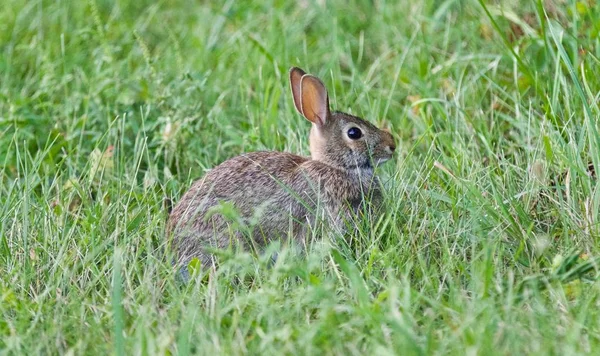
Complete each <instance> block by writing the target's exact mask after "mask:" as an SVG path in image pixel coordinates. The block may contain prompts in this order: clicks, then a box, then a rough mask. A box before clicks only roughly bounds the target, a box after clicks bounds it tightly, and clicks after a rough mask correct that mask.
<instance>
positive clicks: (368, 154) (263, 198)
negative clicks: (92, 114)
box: [167, 68, 395, 267]
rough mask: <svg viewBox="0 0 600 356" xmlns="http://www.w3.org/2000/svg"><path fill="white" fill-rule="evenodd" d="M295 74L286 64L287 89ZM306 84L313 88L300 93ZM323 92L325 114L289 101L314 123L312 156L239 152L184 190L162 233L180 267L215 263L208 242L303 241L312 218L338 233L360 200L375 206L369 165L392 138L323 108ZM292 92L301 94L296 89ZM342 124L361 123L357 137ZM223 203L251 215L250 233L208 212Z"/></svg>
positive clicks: (390, 146) (385, 154)
mask: <svg viewBox="0 0 600 356" xmlns="http://www.w3.org/2000/svg"><path fill="white" fill-rule="evenodd" d="M294 71H296V72H294ZM294 74H298V75H299V77H298V78H300V77H302V79H304V78H303V77H304V76H305V73H304V72H303V71H301V70H300V69H296V68H294V69H292V71H291V74H290V76H291V81H292V88H293V90H294V84H295V82H294ZM311 77H312V76H311ZM314 78H315V77H312V78H311V79H312V80H313V82H312V84H314V83H317V84H316V86H313V87H316V88H317V89H319V90H322V91H325V89H324V87H322V88H320V87H319V83H320V85H322V83H321V82H320V81H318V79H316V81H315V80H314ZM299 80H300V79H297V80H296V83H298V81H299ZM298 86H299V84H298ZM308 90H312V88H309V89H307V92H306V93H308ZM306 93H304V94H306ZM324 93H325V94H324V95H325V103H324V104H323V105H327V108H326V109H327V110H326V114H325V115H324V116H327V117H326V118H325V119H324V120H321V121H315V116H314V115H312V116H311V115H310V114H306V115H305V114H303V110H302V109H303V107H302V106H301V105H300V104H298V102H295V104H296V107H297V108H298V111H299V112H300V113H301V114H303V115H304V116H305V117H307V118H308V119H309V120H311V121H313V127H312V129H311V135H310V142H311V158H308V157H302V156H297V155H294V154H291V153H284V152H253V153H247V154H243V155H241V156H238V157H234V158H231V159H229V160H227V161H225V162H223V163H221V164H220V165H218V166H217V167H215V168H214V169H212V170H211V171H209V172H208V173H207V174H206V175H205V176H204V177H203V178H202V179H200V180H198V181H196V182H195V183H194V184H193V185H192V187H191V188H190V190H189V191H188V192H187V193H186V194H184V196H183V197H182V198H181V200H180V201H179V203H178V204H177V205H176V206H175V208H174V209H173V211H172V212H171V215H170V217H169V221H168V224H167V235H168V236H173V242H174V246H175V249H176V253H177V262H178V264H179V265H180V266H185V265H186V264H188V263H189V262H190V261H191V260H192V259H193V258H198V259H199V260H200V261H201V263H202V265H203V266H205V267H209V266H214V265H215V264H216V261H214V258H213V256H212V255H211V254H210V253H208V252H207V251H206V247H208V246H210V247H217V248H225V247H227V246H229V245H230V244H234V245H236V244H237V245H240V246H241V247H243V248H258V249H259V250H260V248H261V247H262V246H264V245H265V244H266V243H268V242H270V241H272V240H275V239H279V238H283V239H285V238H287V237H289V236H291V237H293V238H294V239H295V240H297V241H298V242H300V243H304V242H305V241H306V239H307V238H308V236H309V234H308V232H309V228H310V227H314V226H315V224H317V222H318V221H324V222H326V223H327V224H328V225H329V226H330V227H332V228H334V229H338V230H342V231H343V230H344V227H345V226H346V224H347V222H348V219H351V217H352V216H354V215H355V214H356V213H358V212H359V211H361V209H362V207H363V206H364V203H365V202H366V201H370V202H372V203H373V205H376V206H377V205H379V203H380V201H381V191H380V186H379V181H378V180H377V178H376V177H375V176H374V175H373V165H375V164H378V163H381V162H382V161H385V160H387V159H389V158H390V157H391V154H392V152H393V150H394V149H395V144H394V141H393V139H392V136H391V135H390V134H389V133H388V132H386V131H383V130H380V129H378V128H377V127H375V126H374V125H372V124H370V123H368V122H366V121H365V120H362V119H360V118H358V117H355V116H351V115H348V114H344V113H341V112H333V113H330V112H329V108H328V100H327V99H326V91H325V92H324ZM293 94H294V95H297V96H300V92H299V90H298V89H296V90H295V91H293ZM317 94H321V95H323V92H318V93H317ZM295 100H296V97H295ZM309 104H310V103H309ZM306 110H307V108H306V107H304V112H305V113H306ZM317 119H320V117H317ZM315 122H317V123H315ZM349 127H358V128H360V129H361V130H362V132H363V138H362V139H360V140H351V139H349V138H348V137H347V136H345V135H346V132H347V129H348V128H349ZM223 202H226V203H229V204H231V205H232V206H233V207H234V208H235V209H236V211H237V212H238V214H239V216H240V217H241V218H242V224H248V223H249V222H250V221H252V220H253V219H254V222H255V224H253V225H252V226H251V228H249V229H247V231H246V232H247V233H248V232H249V233H250V234H249V235H250V236H251V238H248V236H246V235H245V234H244V233H242V232H240V231H235V230H232V226H234V225H232V224H231V223H230V222H229V221H228V219H226V218H225V217H223V216H222V215H221V214H219V213H218V211H214V209H215V207H217V206H219V205H220V204H221V203H223ZM237 226H239V225H237Z"/></svg>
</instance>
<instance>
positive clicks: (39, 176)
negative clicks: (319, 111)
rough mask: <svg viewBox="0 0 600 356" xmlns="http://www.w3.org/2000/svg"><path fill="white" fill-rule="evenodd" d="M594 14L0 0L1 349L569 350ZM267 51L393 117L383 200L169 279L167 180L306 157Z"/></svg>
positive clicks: (586, 257)
mask: <svg viewBox="0 0 600 356" xmlns="http://www.w3.org/2000/svg"><path fill="white" fill-rule="evenodd" d="M599 32H600V5H599V4H598V3H597V2H595V1H591V0H587V1H586V0H583V1H573V0H554V1H549V0H547V1H542V0H539V1H532V2H520V1H512V0H511V1H485V0H466V1H452V0H447V1H441V0H436V1H434V0H427V1H411V0H402V1H397V2H394V1H361V0H357V1H350V2H348V1H342V0H331V1H318V0H315V1H296V2H291V1H290V2H284V1H265V2H262V3H259V2H255V3H251V2H241V1H239V2H236V1H232V0H229V1H214V2H208V1H195V2H188V1H182V0H172V1H117V2H111V1H107V0H89V1H76V2H71V1H46V0H36V1H26V0H8V1H5V3H4V4H3V6H2V8H1V9H0V182H1V184H0V275H1V276H2V278H0V350H3V352H1V353H4V352H6V353H8V354H24V355H30V354H38V353H42V354H56V353H59V354H107V353H116V354H187V353H190V352H192V353H200V354H242V353H250V354H265V355H268V354H345V355H348V354H353V355H363V354H378V355H383V354H402V355H406V354H418V355H422V354H457V355H463V354H465V353H468V354H482V355H487V354H524V353H536V354H547V353H551V354H581V353H592V352H593V350H595V349H598V347H600V315H599V310H600V308H599V304H600V300H599V297H600V284H599V283H598V282H597V281H596V277H597V273H596V271H597V267H596V266H597V261H598V259H597V258H598V256H599V253H600V243H599V242H598V237H599V233H600V226H599V225H598V216H599V209H600V190H599V189H598V188H599V187H600V185H599V184H598V181H597V178H596V174H595V171H596V169H597V168H598V165H599V164H600V135H599V133H598V130H599V129H598V125H597V118H598V117H599V116H600V108H599V106H598V97H599V90H600V89H599V88H600V75H599V74H600V69H599V68H600V65H599V64H600V63H599V62H600V61H599V57H600V46H599ZM291 66H299V67H302V68H304V69H305V70H307V71H308V72H310V73H313V74H315V75H318V76H320V77H321V78H322V79H323V81H324V82H325V84H326V86H327V87H328V88H329V90H330V98H331V102H332V106H333V108H334V109H338V110H343V111H348V112H351V113H352V114H355V115H359V116H362V117H365V118H366V119H368V120H369V121H371V122H373V123H375V124H377V125H381V126H385V127H388V128H389V129H390V130H391V131H392V132H393V133H394V135H395V137H396V138H397V140H398V149H397V150H396V152H397V155H396V156H395V158H394V159H393V160H392V161H390V162H388V163H386V165H384V166H383V167H382V169H381V170H380V172H379V173H380V175H381V177H383V180H384V181H385V184H386V206H385V213H384V215H383V216H382V218H381V219H380V220H377V221H364V224H362V225H359V226H357V229H356V230H357V232H356V234H355V236H354V237H353V238H349V237H346V239H344V238H343V237H340V236H338V237H335V236H331V237H329V238H327V239H326V240H325V241H324V243H323V244H322V245H316V246H315V248H314V249H313V250H312V251H310V252H309V253H308V254H307V255H304V256H303V255H294V254H291V253H289V252H286V251H287V250H286V249H285V248H284V249H283V250H282V251H280V253H279V258H278V261H277V263H276V264H275V265H274V266H271V267H270V266H269V261H268V259H267V258H262V257H259V258H256V257H255V256H253V255H251V254H250V253H236V254H232V253H227V252H223V256H222V258H223V260H224V261H225V262H224V263H223V266H222V268H220V269H219V270H218V271H217V272H215V273H213V274H212V275H210V276H209V277H207V279H206V280H204V281H203V280H201V278H200V277H196V278H195V279H193V280H192V281H191V282H190V283H188V284H182V283H181V281H180V280H178V279H177V274H176V271H174V269H173V268H172V266H171V263H170V258H171V257H172V252H171V250H170V249H169V244H168V242H167V240H166V239H165V237H164V233H163V232H164V228H165V223H166V218H167V207H166V204H165V201H166V199H167V198H168V199H172V200H173V201H175V202H176V201H177V200H178V198H179V197H180V196H181V195H182V194H183V193H184V192H185V190H186V189H187V188H188V187H189V186H190V185H191V182H192V181H193V180H194V179H196V178H198V177H200V176H202V174H203V173H204V172H206V170H207V169H210V168H211V167H213V166H215V165H216V164H218V163H220V162H222V161H223V160H225V159H227V158H229V157H233V156H235V155H237V154H239V153H242V152H249V151H255V150H263V149H272V150H284V151H289V152H294V153H300V154H307V153H308V144H307V137H308V131H309V126H310V125H309V123H308V122H307V121H306V120H304V119H302V118H301V117H300V116H299V115H298V114H297V113H295V110H294V107H293V103H292V99H291V95H290V91H289V88H288V83H287V73H288V69H289V68H290V67H291ZM272 249H273V250H277V249H279V247H278V246H272ZM192 267H193V266H192Z"/></svg>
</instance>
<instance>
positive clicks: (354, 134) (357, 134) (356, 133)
mask: <svg viewBox="0 0 600 356" xmlns="http://www.w3.org/2000/svg"><path fill="white" fill-rule="evenodd" d="M348 137H350V139H352V140H358V139H359V138H361V137H362V131H360V129H359V128H358V127H351V128H349V129H348Z"/></svg>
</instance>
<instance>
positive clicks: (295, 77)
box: [290, 67, 306, 115]
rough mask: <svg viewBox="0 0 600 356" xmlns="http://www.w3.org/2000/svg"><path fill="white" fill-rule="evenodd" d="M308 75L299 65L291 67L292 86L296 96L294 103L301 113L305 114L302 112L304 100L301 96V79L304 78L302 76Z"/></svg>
mask: <svg viewBox="0 0 600 356" xmlns="http://www.w3.org/2000/svg"><path fill="white" fill-rule="evenodd" d="M305 75H306V72H304V71H303V70H302V69H300V68H298V67H293V68H292V69H290V87H292V96H293V97H294V105H295V106H296V110H298V112H299V113H300V114H301V115H304V114H303V113H302V100H301V98H300V95H301V94H300V81H301V80H302V77H303V76H305Z"/></svg>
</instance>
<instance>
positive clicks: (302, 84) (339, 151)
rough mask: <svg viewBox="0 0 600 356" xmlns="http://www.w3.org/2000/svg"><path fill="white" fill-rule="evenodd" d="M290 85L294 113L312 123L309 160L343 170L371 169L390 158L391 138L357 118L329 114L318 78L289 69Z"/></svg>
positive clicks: (393, 148)
mask: <svg viewBox="0 0 600 356" xmlns="http://www.w3.org/2000/svg"><path fill="white" fill-rule="evenodd" d="M290 85H291V87H292V94H293V98H294V105H295V106H296V110H298V112H299V113H300V114H302V116H304V117H305V118H306V119H308V120H309V121H310V122H312V129H311V131H310V153H311V156H312V159H313V160H317V161H322V162H324V163H327V164H329V165H332V166H336V167H340V168H343V169H346V170H352V169H368V170H371V169H372V168H373V166H374V165H378V164H381V163H383V162H385V161H387V160H389V159H390V158H391V157H392V154H393V153H394V150H395V149H396V144H395V143H394V139H393V137H392V135H391V134H390V133H389V132H387V131H384V130H381V129H379V128H377V127H376V126H374V125H373V124H371V123H369V122H367V121H365V120H363V119H361V118H359V117H356V116H352V115H349V114H345V113H342V112H337V111H334V112H331V111H330V110H329V97H328V95H327V89H325V85H323V82H321V80H319V78H317V77H315V76H312V75H310V74H306V73H305V72H304V71H303V70H302V69H300V68H292V69H291V70H290Z"/></svg>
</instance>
